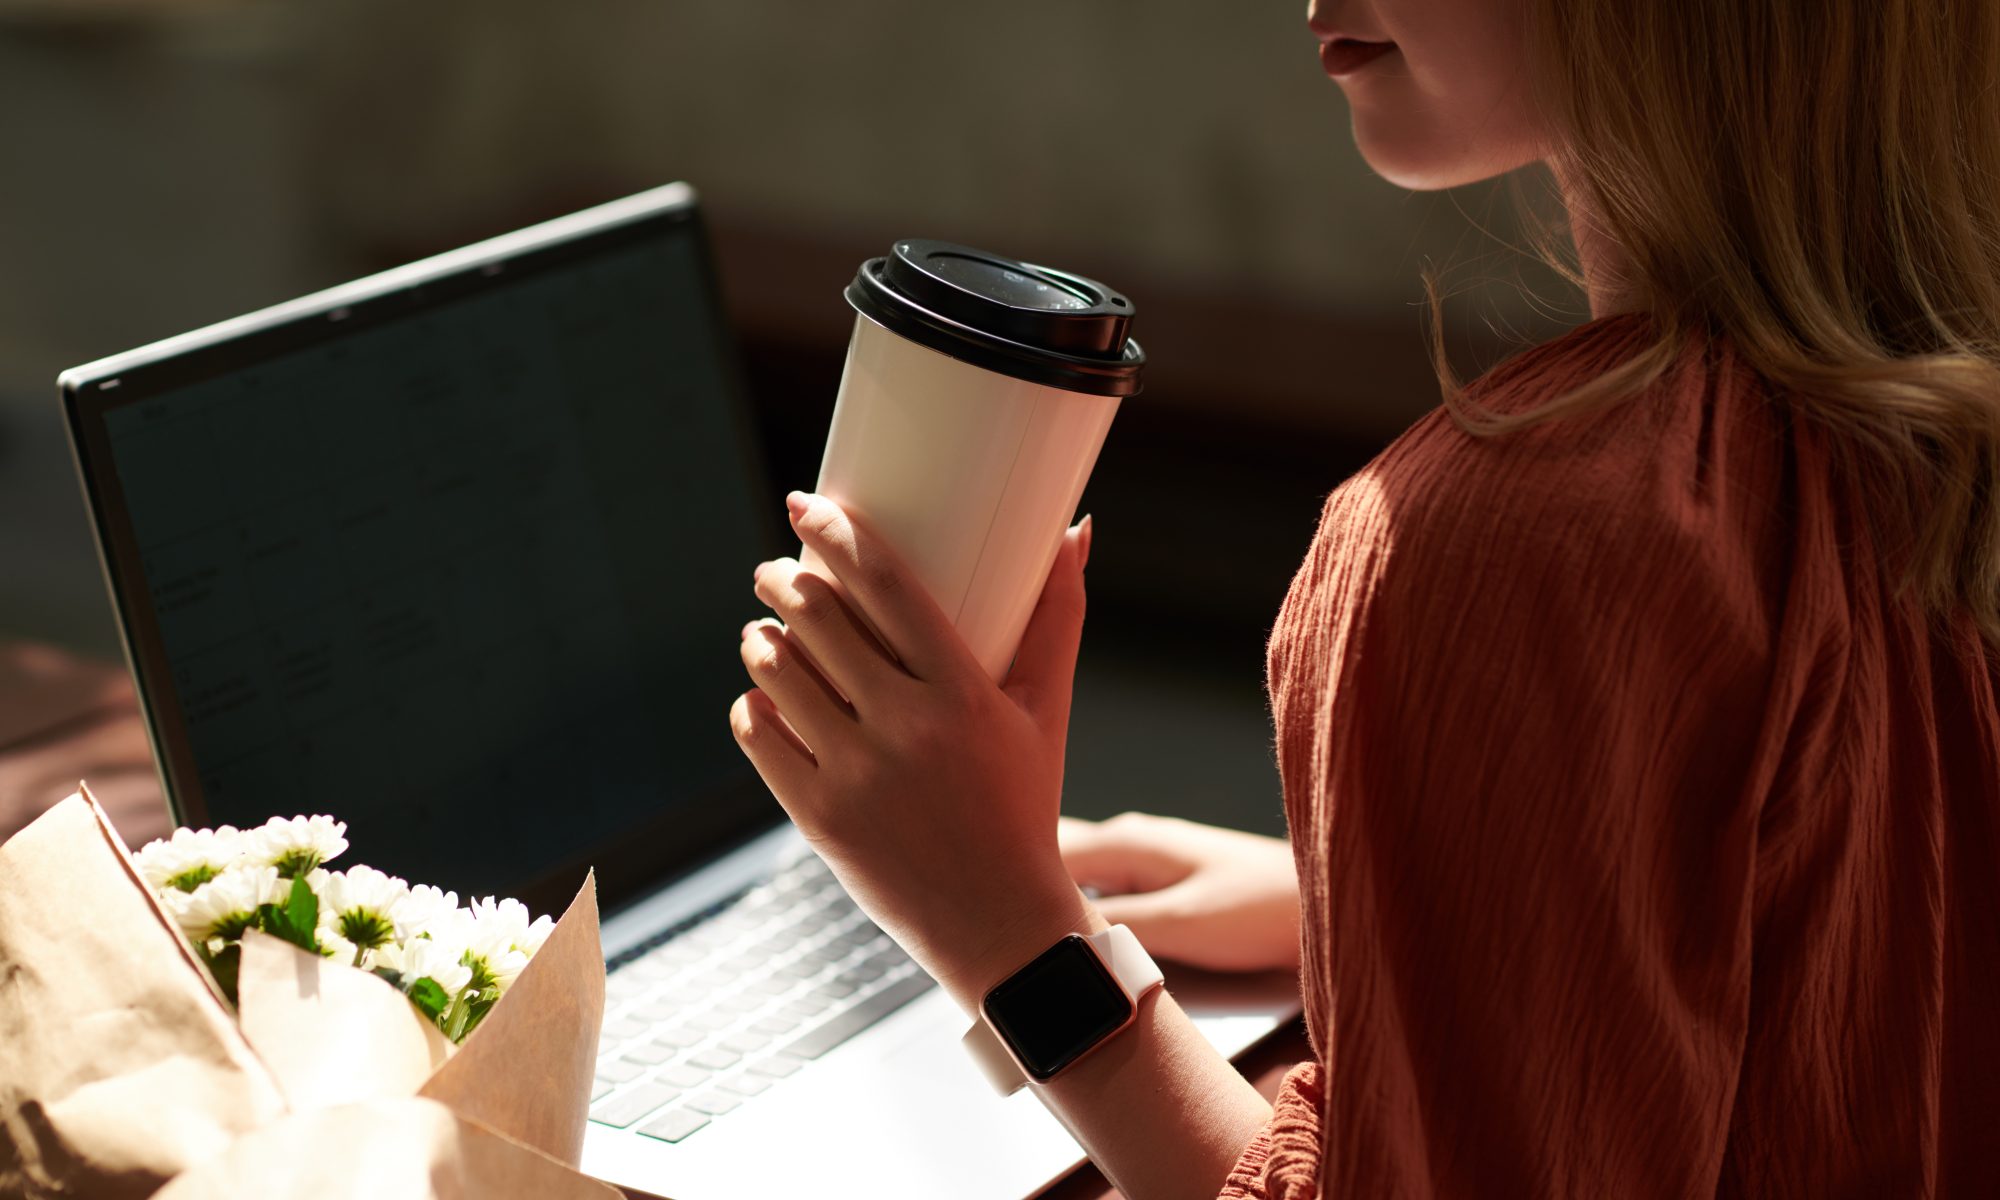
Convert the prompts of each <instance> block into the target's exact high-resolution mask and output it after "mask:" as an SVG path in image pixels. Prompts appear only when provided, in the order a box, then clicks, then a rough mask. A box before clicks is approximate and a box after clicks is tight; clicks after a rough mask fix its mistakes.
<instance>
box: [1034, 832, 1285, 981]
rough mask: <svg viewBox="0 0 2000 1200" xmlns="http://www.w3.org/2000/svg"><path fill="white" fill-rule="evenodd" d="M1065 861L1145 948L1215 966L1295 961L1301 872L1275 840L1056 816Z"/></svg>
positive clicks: (1110, 917)
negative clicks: (1299, 873)
mask: <svg viewBox="0 0 2000 1200" xmlns="http://www.w3.org/2000/svg"><path fill="white" fill-rule="evenodd" d="M1061 840H1062V856H1063V861H1064V863H1066V864H1067V865H1068V867H1069V871H1070V874H1071V875H1073V876H1075V878H1076V881H1077V882H1078V883H1079V884H1082V885H1084V886H1085V887H1093V888H1096V889H1097V890H1098V891H1100V892H1102V893H1103V895H1102V897H1101V898H1100V899H1099V900H1098V901H1097V909H1098V911H1099V912H1100V913H1102V914H1103V916H1104V919H1105V920H1106V921H1108V922H1110V923H1112V924H1114V925H1117V924H1124V925H1129V926H1131V927H1132V932H1133V933H1136V934H1138V935H1139V940H1140V941H1141V942H1143V943H1144V944H1145V946H1146V948H1147V949H1148V950H1151V951H1152V952H1153V953H1155V954H1157V955H1159V956H1161V957H1162V958H1172V959H1176V960H1178V961H1180V962H1185V963H1191V964H1193V965H1195V966H1198V967H1208V968H1210V969H1212V970H1218V971H1261V970H1265V969H1268V968H1274V967H1287V968H1290V969H1292V970H1297V969H1298V966H1299V879H1298V873H1297V868H1296V867H1294V866H1293V863H1292V850H1291V846H1290V845H1289V844H1288V843H1287V842H1285V841H1284V840H1283V839H1282V838H1273V837H1263V836H1260V835H1258V834H1254V833H1243V832H1241V831H1239V830H1235V829H1222V828H1218V827H1216V826H1214V825H1201V824H1197V823H1195V822H1193V821H1183V820H1180V819H1178V818H1176V817H1156V816H1153V815H1151V814H1150V813H1122V814H1120V815H1118V816H1115V817H1113V818H1111V819H1110V820H1108V821H1104V822H1101V823H1100V822H1096V821H1079V820H1077V819H1075V818H1074V817H1064V818H1062V827H1061Z"/></svg>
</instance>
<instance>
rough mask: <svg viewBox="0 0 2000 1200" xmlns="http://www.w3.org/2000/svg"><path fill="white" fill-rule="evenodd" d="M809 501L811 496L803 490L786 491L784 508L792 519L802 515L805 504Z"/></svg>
mask: <svg viewBox="0 0 2000 1200" xmlns="http://www.w3.org/2000/svg"><path fill="white" fill-rule="evenodd" d="M811 502H812V497H811V496H808V495H806V494H805V493H804V492H788V493H786V495H785V508H786V510H787V511H788V512H790V513H791V514H792V516H793V518H794V519H796V518H798V517H802V516H804V515H805V511H806V506H807V505H808V504H810V503H811Z"/></svg>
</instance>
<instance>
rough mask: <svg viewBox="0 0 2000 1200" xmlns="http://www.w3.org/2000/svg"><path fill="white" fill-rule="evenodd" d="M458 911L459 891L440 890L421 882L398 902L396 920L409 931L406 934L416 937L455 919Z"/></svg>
mask: <svg viewBox="0 0 2000 1200" xmlns="http://www.w3.org/2000/svg"><path fill="white" fill-rule="evenodd" d="M457 913H458V893H457V892H444V891H439V890H438V889H437V888H434V887H432V886H431V885H430V884H428V883H420V884H417V885H416V886H415V887H413V888H411V889H410V890H409V894H408V895H405V896H404V897H403V899H402V901H401V902H400V903H398V904H397V906H396V921H397V923H398V924H399V925H401V926H402V927H403V928H404V929H405V930H407V931H408V934H407V935H406V936H411V937H414V936H415V935H417V934H420V933H429V932H430V931H431V930H432V929H434V928H438V927H440V926H443V925H445V924H447V923H449V922H451V921H453V920H455V919H456V914H457Z"/></svg>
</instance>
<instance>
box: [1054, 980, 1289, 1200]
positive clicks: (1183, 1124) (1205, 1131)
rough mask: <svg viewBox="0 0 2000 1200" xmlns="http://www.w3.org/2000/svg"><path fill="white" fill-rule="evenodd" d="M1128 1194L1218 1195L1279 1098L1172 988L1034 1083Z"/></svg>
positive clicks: (1132, 1198) (1141, 1198) (1142, 1199)
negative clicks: (1269, 1098) (1219, 1043)
mask: <svg viewBox="0 0 2000 1200" xmlns="http://www.w3.org/2000/svg"><path fill="white" fill-rule="evenodd" d="M1036 1090H1037V1091H1039V1092H1040V1093H1041V1098H1042V1102H1043V1103H1044V1104H1046V1105H1048V1107H1049V1110H1050V1111H1051V1112H1053V1113H1055V1114H1056V1116H1057V1117H1058V1118H1059V1119H1061V1121H1062V1122H1063V1124H1064V1125H1066V1126H1068V1127H1069V1130H1070V1132H1071V1133H1072V1134H1074V1135H1075V1137H1076V1140H1077V1141H1079V1142H1081V1143H1082V1144H1083V1148H1084V1149H1085V1150H1086V1151H1088V1152H1089V1154H1090V1157H1091V1161H1093V1162H1095V1163H1096V1164H1097V1167H1098V1169H1099V1170H1101V1171H1103V1172H1104V1174H1105V1175H1106V1177H1108V1178H1109V1179H1110V1180H1111V1182H1112V1183H1113V1184H1114V1185H1116V1186H1117V1188H1118V1190H1119V1191H1120V1192H1122V1193H1124V1195H1125V1196H1126V1197H1127V1198H1128V1200H1179V1198H1180V1197H1190V1198H1201V1200H1214V1197H1215V1195H1216V1193H1218V1192H1220V1191H1221V1190H1222V1182H1223V1179H1224V1177H1226V1176H1227V1175H1228V1174H1229V1168H1230V1167H1231V1166H1232V1165H1234V1164H1235V1162H1236V1160H1237V1158H1238V1157H1239V1156H1240V1155H1241V1154H1242V1153H1243V1148H1244V1147H1245V1146H1247V1145H1249V1144H1250V1140H1251V1139H1252V1138H1253V1137H1255V1136H1256V1135H1257V1132H1258V1131H1259V1130H1261V1129H1262V1128H1263V1127H1264V1126H1265V1125H1266V1124H1268V1123H1269V1122H1270V1119H1271V1106H1270V1104H1269V1103H1267V1102H1266V1101H1265V1099H1264V1098H1263V1097H1262V1096H1260V1095H1258V1094H1257V1089H1255V1088H1253V1087H1251V1086H1250V1082H1249V1081H1248V1080H1246V1079H1244V1078H1243V1076H1242V1075H1240V1074H1238V1073H1237V1071H1236V1068H1235V1067H1234V1066H1231V1065H1230V1062H1229V1060H1228V1059H1226V1058H1224V1057H1223V1056H1222V1055H1221V1054H1219V1053H1217V1052H1216V1049H1215V1047H1214V1046H1211V1045H1209V1043H1208V1039H1207V1038H1205V1037H1203V1036H1202V1035H1201V1031H1200V1030H1198V1029H1196V1028H1195V1026H1194V1021H1193V1020H1192V1019H1190V1018H1189V1017H1188V1015H1187V1013H1185V1012H1183V1011H1182V1010H1181V1006H1180V1005H1179V1004H1178V1003H1177V1002H1176V1001H1175V1000H1174V998H1173V997H1172V996H1170V995H1168V994H1167V992H1166V991H1165V989H1156V990H1154V991H1153V992H1152V993H1151V994H1149V995H1148V996H1146V997H1145V998H1144V999H1142V1000H1141V1001H1140V1002H1139V1016H1138V1020H1137V1021H1135V1022H1134V1023H1133V1024H1132V1025H1131V1026H1130V1027H1128V1028H1127V1029H1125V1030H1124V1031H1123V1032H1121V1033H1119V1034H1118V1035H1117V1036H1116V1037H1114V1038H1112V1039H1111V1040H1110V1041H1108V1042H1106V1043H1105V1044H1104V1045H1102V1046H1100V1047H1098V1048H1097V1050H1096V1051H1095V1052H1093V1053H1091V1054H1090V1055H1089V1056H1087V1057H1085V1058H1084V1059H1082V1060H1081V1061H1079V1062H1078V1063H1077V1064H1076V1065H1075V1066H1073V1067H1071V1068H1070V1069H1069V1070H1067V1071H1065V1072H1063V1073H1062V1074H1061V1075H1058V1076H1057V1077H1056V1078H1055V1079H1053V1080H1050V1081H1049V1082H1048V1083H1047V1084H1045V1085H1043V1086H1041V1087H1039V1088H1037V1089H1036Z"/></svg>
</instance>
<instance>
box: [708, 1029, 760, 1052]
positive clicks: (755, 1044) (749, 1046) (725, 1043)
mask: <svg viewBox="0 0 2000 1200" xmlns="http://www.w3.org/2000/svg"><path fill="white" fill-rule="evenodd" d="M717 1044H718V1045H720V1046H721V1047H722V1048H723V1049H724V1050H733V1051H735V1052H736V1053H738V1054H755V1053H757V1051H759V1050H762V1049H763V1048H764V1047H766V1046H768V1045H770V1044H771V1037H770V1035H769V1034H764V1033H758V1032H756V1031H755V1030H751V1029H745V1030H741V1031H740V1032H737V1033H732V1034H730V1035H729V1036H728V1037H726V1038H723V1039H722V1041H720V1042H719V1043H717Z"/></svg>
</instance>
